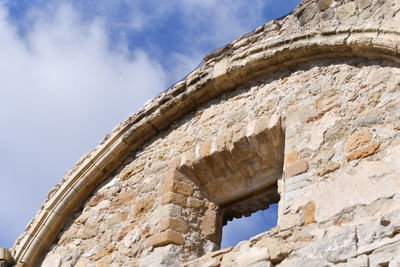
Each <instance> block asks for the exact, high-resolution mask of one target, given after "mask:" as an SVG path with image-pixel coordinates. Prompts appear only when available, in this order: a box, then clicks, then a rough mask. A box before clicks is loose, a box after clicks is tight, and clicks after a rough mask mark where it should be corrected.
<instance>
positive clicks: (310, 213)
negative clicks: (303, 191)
mask: <svg viewBox="0 0 400 267" xmlns="http://www.w3.org/2000/svg"><path fill="white" fill-rule="evenodd" d="M314 222H315V204H314V203H313V202H309V203H307V205H306V207H305V208H304V224H305V225H308V224H311V223H314Z"/></svg>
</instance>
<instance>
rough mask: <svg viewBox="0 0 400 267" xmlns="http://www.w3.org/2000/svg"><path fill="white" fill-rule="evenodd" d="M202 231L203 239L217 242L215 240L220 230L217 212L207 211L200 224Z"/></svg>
mask: <svg viewBox="0 0 400 267" xmlns="http://www.w3.org/2000/svg"><path fill="white" fill-rule="evenodd" d="M200 229H201V235H202V236H203V237H205V238H207V239H210V240H211V241H217V240H214V239H215V237H216V234H217V233H218V231H219V230H220V229H219V227H218V215H217V212H216V211H213V210H207V211H206V212H205V214H204V215H203V218H202V221H201V224H200Z"/></svg>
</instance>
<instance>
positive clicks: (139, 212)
mask: <svg viewBox="0 0 400 267" xmlns="http://www.w3.org/2000/svg"><path fill="white" fill-rule="evenodd" d="M153 205H154V198H153V197H151V196H150V197H146V198H144V199H142V200H139V201H138V202H137V203H136V204H135V207H134V209H133V215H134V216H135V217H136V218H140V217H142V216H143V215H145V214H146V213H148V212H149V211H150V210H151V208H153Z"/></svg>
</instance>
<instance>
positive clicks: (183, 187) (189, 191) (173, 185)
mask: <svg viewBox="0 0 400 267" xmlns="http://www.w3.org/2000/svg"><path fill="white" fill-rule="evenodd" d="M165 192H174V193H178V194H182V195H185V196H191V195H193V192H194V189H193V187H192V186H191V185H189V184H184V183H181V182H176V181H172V182H170V183H169V184H167V185H166V186H165V187H164V193H165Z"/></svg>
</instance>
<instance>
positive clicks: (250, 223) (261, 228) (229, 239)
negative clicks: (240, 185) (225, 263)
mask: <svg viewBox="0 0 400 267" xmlns="http://www.w3.org/2000/svg"><path fill="white" fill-rule="evenodd" d="M277 222H278V204H277V203H275V204H271V205H270V206H269V208H268V209H266V210H259V211H257V212H255V213H253V214H251V215H250V216H249V217H242V218H239V219H236V218H234V219H233V220H232V221H229V222H227V225H225V226H224V227H223V228H222V241H221V249H223V248H227V247H231V246H232V247H233V246H236V245H237V244H238V243H239V242H240V241H243V240H248V239H250V238H251V237H253V236H256V235H258V234H261V233H263V232H265V231H268V230H269V229H271V228H272V227H274V226H276V225H277Z"/></svg>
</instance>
